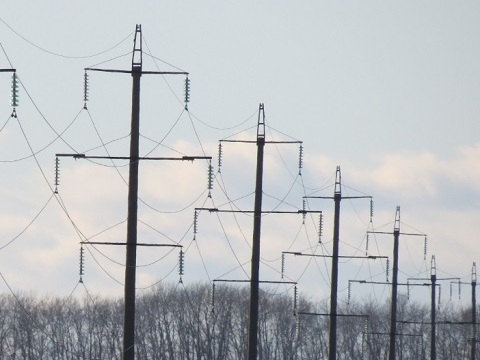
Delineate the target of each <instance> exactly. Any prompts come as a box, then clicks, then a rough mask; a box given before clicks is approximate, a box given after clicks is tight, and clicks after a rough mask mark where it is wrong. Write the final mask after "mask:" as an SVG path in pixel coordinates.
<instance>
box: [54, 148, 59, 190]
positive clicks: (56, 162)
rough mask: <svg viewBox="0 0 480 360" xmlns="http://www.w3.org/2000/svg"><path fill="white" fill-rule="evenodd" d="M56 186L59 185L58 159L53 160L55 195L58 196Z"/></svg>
mask: <svg viewBox="0 0 480 360" xmlns="http://www.w3.org/2000/svg"><path fill="white" fill-rule="evenodd" d="M58 185H60V159H59V158H58V156H57V157H56V158H55V194H58Z"/></svg>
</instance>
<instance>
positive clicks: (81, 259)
mask: <svg viewBox="0 0 480 360" xmlns="http://www.w3.org/2000/svg"><path fill="white" fill-rule="evenodd" d="M84 270H85V268H84V248H83V244H81V245H80V269H79V272H78V274H79V275H80V280H79V281H80V282H81V283H83V278H82V276H83V275H84V273H85V272H84Z"/></svg>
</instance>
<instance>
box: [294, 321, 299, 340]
mask: <svg viewBox="0 0 480 360" xmlns="http://www.w3.org/2000/svg"><path fill="white" fill-rule="evenodd" d="M299 336H300V316H297V317H296V318H295V338H296V339H297V340H298V337H299Z"/></svg>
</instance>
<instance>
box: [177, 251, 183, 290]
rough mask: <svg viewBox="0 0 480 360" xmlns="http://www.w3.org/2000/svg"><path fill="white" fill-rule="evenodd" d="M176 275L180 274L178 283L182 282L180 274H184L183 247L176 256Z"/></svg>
mask: <svg viewBox="0 0 480 360" xmlns="http://www.w3.org/2000/svg"><path fill="white" fill-rule="evenodd" d="M178 260H179V261H178V275H180V279H179V283H181V284H183V281H182V276H183V274H184V266H185V265H184V263H185V254H184V252H183V249H182V248H181V249H180V254H179V256H178Z"/></svg>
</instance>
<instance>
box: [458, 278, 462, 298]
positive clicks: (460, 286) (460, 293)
mask: <svg viewBox="0 0 480 360" xmlns="http://www.w3.org/2000/svg"><path fill="white" fill-rule="evenodd" d="M461 298H462V284H461V283H460V280H458V299H459V300H460V299H461Z"/></svg>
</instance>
